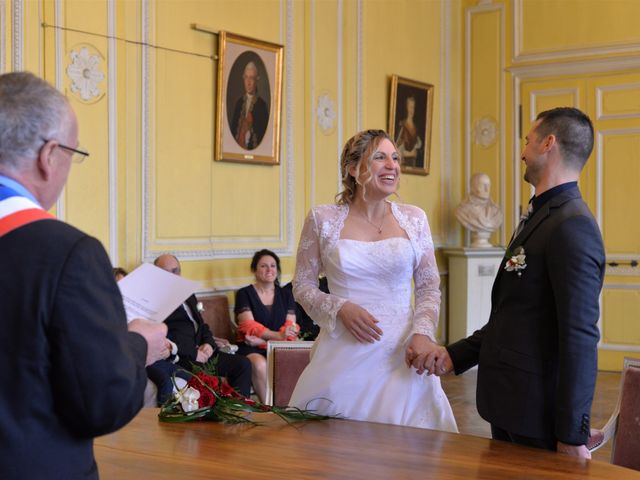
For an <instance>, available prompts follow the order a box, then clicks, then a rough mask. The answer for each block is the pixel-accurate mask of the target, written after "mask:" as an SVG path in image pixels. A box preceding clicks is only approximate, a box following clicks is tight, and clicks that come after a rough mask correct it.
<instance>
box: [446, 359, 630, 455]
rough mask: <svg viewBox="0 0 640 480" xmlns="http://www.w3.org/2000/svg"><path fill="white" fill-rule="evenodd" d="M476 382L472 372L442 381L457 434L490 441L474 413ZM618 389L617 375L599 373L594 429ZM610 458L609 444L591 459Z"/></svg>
mask: <svg viewBox="0 0 640 480" xmlns="http://www.w3.org/2000/svg"><path fill="white" fill-rule="evenodd" d="M476 378H477V370H475V369H474V370H471V371H469V372H467V373H465V374H464V375H460V376H455V375H446V376H444V377H442V386H443V388H444V390H445V392H446V393H447V396H448V397H449V401H450V402H451V408H452V409H453V413H454V415H455V417H456V421H457V422H458V429H459V430H460V433H465V434H468V435H476V436H479V437H487V438H489V437H491V431H490V428H489V424H488V423H487V422H485V421H484V420H483V419H482V418H481V417H480V415H479V414H478V411H477V410H476ZM619 388H620V373H619V372H599V373H598V379H597V382H596V392H595V397H594V400H593V406H592V409H591V425H592V426H593V427H595V428H600V427H602V426H604V424H605V423H606V422H607V420H608V419H609V417H610V416H611V413H612V412H613V409H614V408H615V405H616V402H617V401H618V390H619ZM610 456H611V445H610V444H607V445H605V446H604V447H602V448H601V449H600V450H598V451H596V452H595V453H594V454H593V458H594V459H596V460H601V461H604V462H609V459H610Z"/></svg>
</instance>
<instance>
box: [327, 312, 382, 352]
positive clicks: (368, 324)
mask: <svg viewBox="0 0 640 480" xmlns="http://www.w3.org/2000/svg"><path fill="white" fill-rule="evenodd" d="M338 318H339V319H340V320H341V321H342V323H343V324H344V326H345V328H346V329H347V330H348V331H349V332H350V333H351V335H353V336H354V337H356V340H358V341H359V342H360V343H373V342H377V341H378V340H380V336H381V335H382V330H381V329H380V328H379V327H378V326H377V325H376V323H378V320H376V319H375V318H374V317H373V315H371V314H370V313H369V312H367V311H366V310H365V309H364V308H362V307H361V306H359V305H356V304H355V303H351V302H346V303H345V304H344V305H342V308H340V310H339V311H338Z"/></svg>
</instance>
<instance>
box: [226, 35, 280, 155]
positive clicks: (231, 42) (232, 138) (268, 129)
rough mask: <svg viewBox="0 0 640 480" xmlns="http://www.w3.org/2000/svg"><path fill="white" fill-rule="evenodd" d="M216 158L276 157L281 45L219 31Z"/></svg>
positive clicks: (278, 135) (278, 147) (278, 150)
mask: <svg viewBox="0 0 640 480" xmlns="http://www.w3.org/2000/svg"><path fill="white" fill-rule="evenodd" d="M218 49H219V50H218V85H217V92H216V136H215V138H216V142H215V159H216V160H225V161H232V162H247V163H263V164H272V165H277V164H278V163H279V161H280V103H281V94H282V53H283V47H282V45H276V44H274V43H269V42H264V41H261V40H255V39H253V38H248V37H243V36H240V35H235V34H233V33H229V32H220V35H219V41H218Z"/></svg>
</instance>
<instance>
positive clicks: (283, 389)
mask: <svg viewBox="0 0 640 480" xmlns="http://www.w3.org/2000/svg"><path fill="white" fill-rule="evenodd" d="M312 346H313V342H308V341H295V342H269V343H268V344H267V394H266V397H267V398H266V399H265V403H266V404H267V405H275V406H279V407H284V406H286V405H288V404H289V400H290V399H291V394H292V393H293V389H294V388H295V386H296V383H297V382H298V378H300V374H301V373H302V371H303V370H304V369H305V367H306V366H307V365H308V364H309V353H310V351H311V347H312Z"/></svg>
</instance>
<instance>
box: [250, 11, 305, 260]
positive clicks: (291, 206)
mask: <svg viewBox="0 0 640 480" xmlns="http://www.w3.org/2000/svg"><path fill="white" fill-rule="evenodd" d="M294 6H295V2H294V0H287V12H286V15H287V16H286V23H285V22H284V21H283V19H282V9H283V8H284V2H280V13H281V20H280V38H281V40H280V42H281V43H285V42H282V25H286V32H285V34H286V45H287V48H285V69H286V71H285V77H286V90H285V96H286V99H285V101H286V102H287V103H286V109H287V133H286V135H287V171H286V174H287V185H286V186H287V190H286V192H287V199H286V201H287V207H286V212H285V211H284V210H282V208H281V210H280V211H281V212H282V214H281V216H280V218H283V217H284V215H285V214H286V222H287V232H286V247H285V248H280V249H277V250H278V251H277V253H279V254H281V255H287V256H289V255H293V253H294V245H297V239H296V238H294V231H295V218H296V205H295V192H294V185H295V162H294V158H296V156H295V155H294V147H295V141H294V140H295V129H294V124H295V121H294V111H293V104H294V99H295V90H294V88H295V83H296V82H295V81H294V79H293V72H294V66H295V37H294V15H293V14H294ZM303 68H304V67H303ZM280 155H282V153H280ZM283 174H284V172H283V168H282V166H281V167H280V175H283ZM280 201H281V202H282V201H283V199H282V197H281V200H280ZM294 242H295V243H294ZM251 253H253V252H251Z"/></svg>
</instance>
